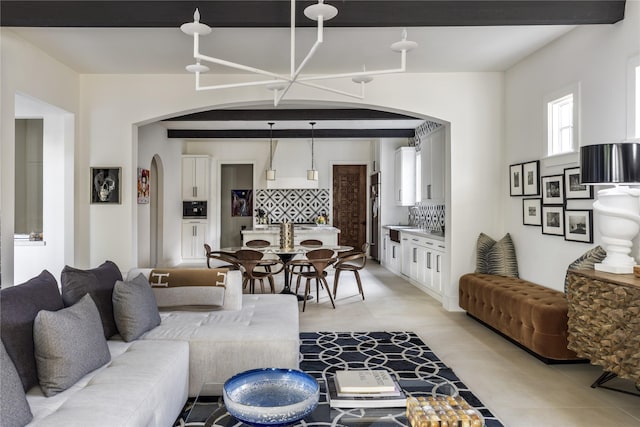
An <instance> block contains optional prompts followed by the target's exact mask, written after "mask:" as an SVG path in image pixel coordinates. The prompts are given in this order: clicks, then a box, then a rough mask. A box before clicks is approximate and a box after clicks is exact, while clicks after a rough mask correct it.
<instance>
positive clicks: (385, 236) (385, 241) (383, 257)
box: [380, 227, 389, 267]
mask: <svg viewBox="0 0 640 427" xmlns="http://www.w3.org/2000/svg"><path fill="white" fill-rule="evenodd" d="M387 247H389V229H388V228H385V227H383V228H382V247H381V248H380V265H382V266H383V267H387V265H388V264H389V258H388V251H387Z"/></svg>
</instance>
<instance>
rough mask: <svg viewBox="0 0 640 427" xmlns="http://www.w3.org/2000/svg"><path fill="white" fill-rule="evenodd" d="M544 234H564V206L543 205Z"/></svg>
mask: <svg viewBox="0 0 640 427" xmlns="http://www.w3.org/2000/svg"><path fill="white" fill-rule="evenodd" d="M542 234H551V235H554V236H564V208H563V207H562V206H543V207H542Z"/></svg>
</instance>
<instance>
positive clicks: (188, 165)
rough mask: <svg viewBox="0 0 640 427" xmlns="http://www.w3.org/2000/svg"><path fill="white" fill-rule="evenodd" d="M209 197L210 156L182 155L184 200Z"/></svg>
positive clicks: (206, 198)
mask: <svg viewBox="0 0 640 427" xmlns="http://www.w3.org/2000/svg"><path fill="white" fill-rule="evenodd" d="M208 199H209V156H182V200H185V201H190V200H208Z"/></svg>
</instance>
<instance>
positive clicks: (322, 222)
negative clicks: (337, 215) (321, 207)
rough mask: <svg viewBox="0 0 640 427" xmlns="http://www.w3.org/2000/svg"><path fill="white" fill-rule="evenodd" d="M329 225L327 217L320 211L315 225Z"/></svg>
mask: <svg viewBox="0 0 640 427" xmlns="http://www.w3.org/2000/svg"><path fill="white" fill-rule="evenodd" d="M328 224H329V216H328V215H327V213H326V212H325V211H322V213H321V214H320V215H318V218H316V225H328Z"/></svg>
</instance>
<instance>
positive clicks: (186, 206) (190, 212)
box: [182, 201, 207, 219]
mask: <svg viewBox="0 0 640 427" xmlns="http://www.w3.org/2000/svg"><path fill="white" fill-rule="evenodd" d="M182 217H183V218H188V219H193V218H206V217H207V202H206V201H192V202H182Z"/></svg>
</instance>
